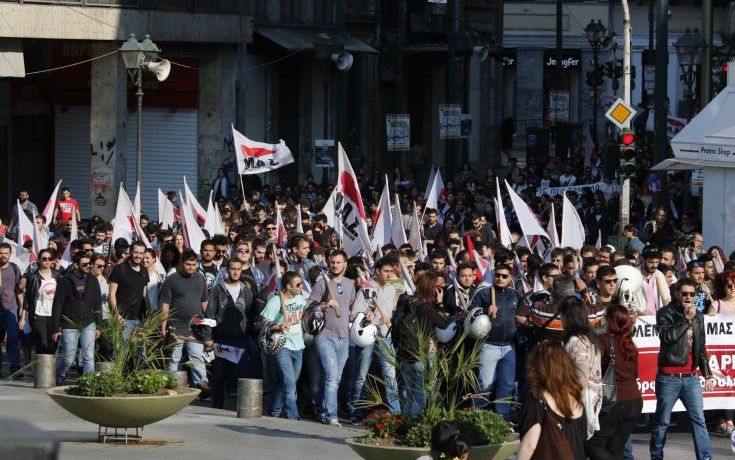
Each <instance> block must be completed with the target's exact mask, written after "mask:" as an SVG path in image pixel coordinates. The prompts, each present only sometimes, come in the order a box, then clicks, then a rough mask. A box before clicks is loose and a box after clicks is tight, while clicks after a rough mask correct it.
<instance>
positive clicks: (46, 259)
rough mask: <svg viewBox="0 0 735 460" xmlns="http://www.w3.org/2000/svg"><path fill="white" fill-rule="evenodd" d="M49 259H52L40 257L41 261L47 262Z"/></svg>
mask: <svg viewBox="0 0 735 460" xmlns="http://www.w3.org/2000/svg"><path fill="white" fill-rule="evenodd" d="M50 260H54V259H52V258H51V257H41V262H48V261H50Z"/></svg>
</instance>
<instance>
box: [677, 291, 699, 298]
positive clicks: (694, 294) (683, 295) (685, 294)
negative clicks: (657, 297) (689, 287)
mask: <svg viewBox="0 0 735 460" xmlns="http://www.w3.org/2000/svg"><path fill="white" fill-rule="evenodd" d="M680 294H681V296H682V297H694V296H696V295H697V294H696V293H694V292H680Z"/></svg>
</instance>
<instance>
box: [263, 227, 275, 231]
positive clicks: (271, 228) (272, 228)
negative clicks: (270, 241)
mask: <svg viewBox="0 0 735 460" xmlns="http://www.w3.org/2000/svg"><path fill="white" fill-rule="evenodd" d="M265 229H266V230H268V231H271V230H275V229H276V227H266V228H265Z"/></svg>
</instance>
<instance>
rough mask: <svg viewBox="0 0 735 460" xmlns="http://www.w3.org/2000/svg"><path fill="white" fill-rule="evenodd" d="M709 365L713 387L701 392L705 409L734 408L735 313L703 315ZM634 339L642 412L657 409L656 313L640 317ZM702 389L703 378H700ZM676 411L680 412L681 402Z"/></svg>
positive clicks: (676, 406)
mask: <svg viewBox="0 0 735 460" xmlns="http://www.w3.org/2000/svg"><path fill="white" fill-rule="evenodd" d="M704 323H705V332H706V334H707V354H708V356H709V367H710V369H712V375H713V376H714V377H715V387H714V389H713V390H712V391H711V392H704V410H710V409H735V315H716V316H709V315H704ZM633 341H634V342H635V344H636V346H637V347H638V388H639V389H640V390H641V394H642V395H643V412H644V413H653V412H655V411H656V372H657V370H658V364H657V360H658V351H659V347H660V342H659V339H658V330H657V329H656V317H655V316H640V317H638V320H637V321H636V325H635V334H634V337H633ZM699 381H700V384H701V385H702V389H703V390H704V377H701V376H700V377H699ZM674 410H675V411H683V410H684V406H683V405H682V404H681V402H678V401H677V403H676V405H675V406H674Z"/></svg>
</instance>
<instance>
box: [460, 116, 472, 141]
mask: <svg viewBox="0 0 735 460" xmlns="http://www.w3.org/2000/svg"><path fill="white" fill-rule="evenodd" d="M459 132H460V136H459V137H461V138H463V139H467V138H468V137H470V136H471V135H472V114H471V113H463V114H462V115H460V117H459Z"/></svg>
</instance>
